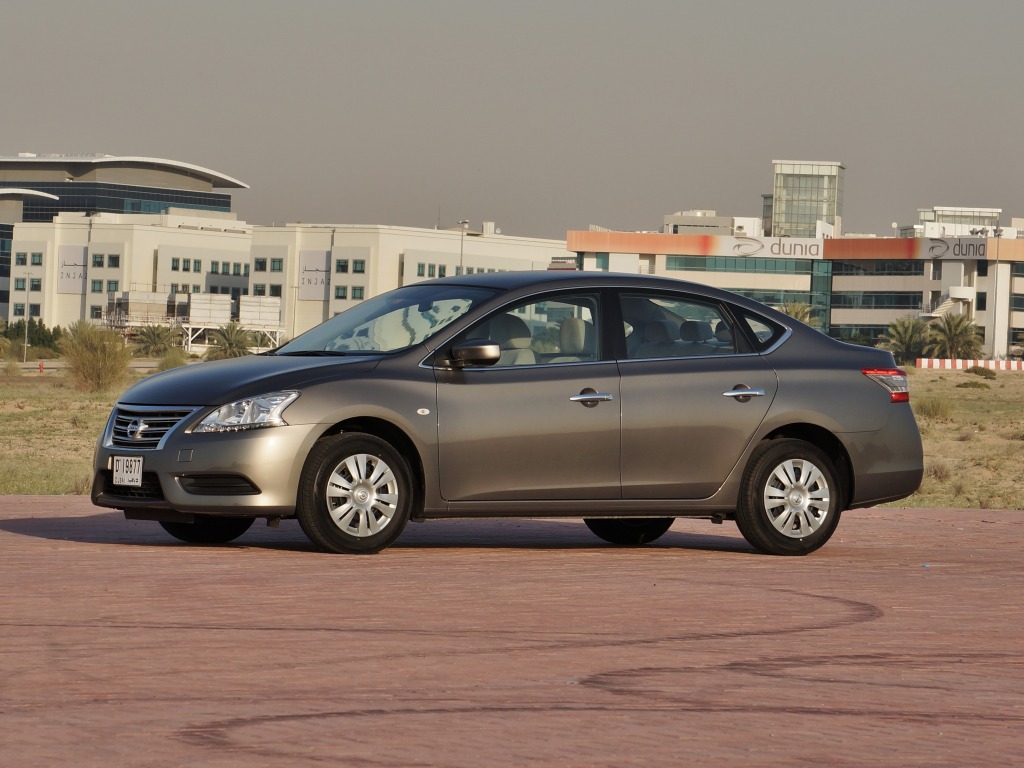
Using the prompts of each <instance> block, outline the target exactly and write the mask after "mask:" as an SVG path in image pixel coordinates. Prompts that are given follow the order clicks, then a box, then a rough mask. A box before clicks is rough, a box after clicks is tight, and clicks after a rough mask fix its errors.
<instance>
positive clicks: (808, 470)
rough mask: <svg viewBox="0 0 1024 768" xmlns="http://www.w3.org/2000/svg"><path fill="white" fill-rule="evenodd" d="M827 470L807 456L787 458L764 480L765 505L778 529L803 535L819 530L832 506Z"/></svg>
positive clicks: (797, 535) (792, 537) (789, 535)
mask: <svg viewBox="0 0 1024 768" xmlns="http://www.w3.org/2000/svg"><path fill="white" fill-rule="evenodd" d="M831 507H832V503H831V492H830V490H829V487H828V479H827V478H826V477H825V474H824V473H823V472H822V471H821V469H819V468H818V467H817V466H815V465H814V464H813V463H812V462H810V461H807V460H806V459H787V460H786V461H784V462H782V463H781V464H779V465H778V466H777V467H775V469H774V470H773V471H772V473H771V475H770V476H769V478H768V482H767V483H766V484H765V489H764V508H765V512H767V513H768V520H769V522H771V524H772V526H773V527H774V528H775V530H777V531H778V532H779V533H781V534H783V535H784V536H787V537H789V538H791V539H802V538H804V537H805V536H808V535H810V534H812V533H814V532H815V531H817V530H818V529H819V528H820V527H821V526H822V524H823V523H824V522H825V520H826V518H827V517H828V514H829V511H830V510H831Z"/></svg>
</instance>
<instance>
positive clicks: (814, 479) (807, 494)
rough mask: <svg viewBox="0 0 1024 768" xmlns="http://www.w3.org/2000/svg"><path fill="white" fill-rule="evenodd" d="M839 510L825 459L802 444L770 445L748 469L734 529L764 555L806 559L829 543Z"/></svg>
mask: <svg viewBox="0 0 1024 768" xmlns="http://www.w3.org/2000/svg"><path fill="white" fill-rule="evenodd" d="M842 508H843V504H842V488H841V487H840V485H839V482H838V479H837V476H836V471H835V467H834V466H833V464H832V461H831V460H830V459H829V458H828V456H826V455H825V454H824V453H823V452H822V451H821V450H819V449H818V448H816V447H815V446H813V445H811V444H810V443H806V442H804V441H803V440H793V439H782V440H771V441H768V442H765V443H763V444H762V445H760V446H758V447H757V448H756V449H755V450H754V453H753V454H752V455H751V457H750V462H749V464H747V469H746V472H745V473H744V475H743V483H742V486H741V488H740V500H739V506H738V507H737V510H736V525H737V526H738V527H739V529H740V533H742V534H743V538H745V539H746V540H747V541H748V542H750V544H751V545H753V546H754V547H755V548H757V549H759V550H761V551H762V552H766V553H768V554H771V555H806V554H808V553H809V552H813V551H814V550H816V549H818V548H819V547H821V546H822V545H823V544H824V543H825V542H826V541H828V540H829V538H830V537H831V536H832V533H833V532H834V531H835V529H836V526H837V525H838V524H839V513H840V511H841V510H842Z"/></svg>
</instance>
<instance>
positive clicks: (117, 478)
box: [114, 456, 142, 488]
mask: <svg viewBox="0 0 1024 768" xmlns="http://www.w3.org/2000/svg"><path fill="white" fill-rule="evenodd" d="M114 485H131V486H134V487H136V488H138V487H140V486H141V485H142V457H141V456H115V457H114Z"/></svg>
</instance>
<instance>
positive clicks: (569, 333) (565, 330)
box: [559, 317, 587, 355]
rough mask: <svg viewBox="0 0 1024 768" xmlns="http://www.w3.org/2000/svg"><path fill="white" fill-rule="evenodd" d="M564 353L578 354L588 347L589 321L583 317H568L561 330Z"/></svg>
mask: <svg viewBox="0 0 1024 768" xmlns="http://www.w3.org/2000/svg"><path fill="white" fill-rule="evenodd" d="M559 335H560V342H559V343H560V344H561V347H560V349H561V350H562V354H563V355H578V354H580V353H581V352H584V351H586V348H587V323H586V322H585V321H584V320H583V318H581V317H567V318H565V319H564V320H563V321H562V325H561V328H560V330H559Z"/></svg>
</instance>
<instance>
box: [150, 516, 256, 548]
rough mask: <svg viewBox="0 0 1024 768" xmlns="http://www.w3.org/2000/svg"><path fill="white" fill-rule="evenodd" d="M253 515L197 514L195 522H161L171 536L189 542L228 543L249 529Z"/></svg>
mask: <svg viewBox="0 0 1024 768" xmlns="http://www.w3.org/2000/svg"><path fill="white" fill-rule="evenodd" d="M253 522H254V518H251V517H219V516H216V515H196V519H195V522H193V523H167V522H162V521H161V523H160V525H161V527H162V528H163V529H164V530H165V531H167V532H168V533H169V534H171V536H173V537H174V538H176V539H179V540H180V541H187V542H188V543H189V544H227V543H228V542H229V541H234V540H235V539H237V538H238V537H239V536H241V535H242V534H243V533H245V532H246V531H248V530H249V528H250V527H251V526H252V524H253Z"/></svg>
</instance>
